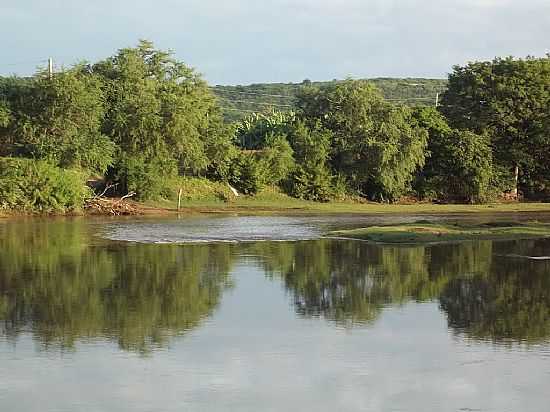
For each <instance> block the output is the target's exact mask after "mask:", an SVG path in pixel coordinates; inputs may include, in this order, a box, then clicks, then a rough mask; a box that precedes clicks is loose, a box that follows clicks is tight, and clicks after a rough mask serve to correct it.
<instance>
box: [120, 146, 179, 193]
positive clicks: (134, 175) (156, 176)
mask: <svg viewBox="0 0 550 412" xmlns="http://www.w3.org/2000/svg"><path fill="white" fill-rule="evenodd" d="M176 170H177V169H176V164H175V161H174V160H171V159H168V160H163V159H152V160H147V159H145V158H144V157H141V156H122V157H121V159H120V160H119V161H118V162H117V164H116V166H115V167H114V168H113V170H111V172H110V175H111V177H112V178H113V180H115V181H116V182H118V183H119V188H118V190H119V192H120V193H121V194H127V193H130V192H135V194H136V199H140V200H157V199H159V198H161V197H163V190H164V188H165V186H166V181H167V179H170V178H172V177H173V176H175V174H176Z"/></svg>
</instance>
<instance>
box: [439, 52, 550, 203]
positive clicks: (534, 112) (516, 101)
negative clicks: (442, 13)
mask: <svg viewBox="0 0 550 412" xmlns="http://www.w3.org/2000/svg"><path fill="white" fill-rule="evenodd" d="M549 107H550V56H547V57H544V58H531V57H528V58H526V59H513V58H511V57H508V58H504V59H502V58H497V59H495V60H493V61H487V62H475V63H470V64H468V65H466V66H456V67H455V68H454V70H453V72H452V73H451V75H450V76H449V89H448V91H447V92H446V93H445V95H444V96H443V107H442V111H443V113H444V114H445V115H446V116H447V118H448V119H449V123H450V124H451V125H452V126H453V127H457V128H460V129H467V130H471V131H473V132H475V133H481V134H487V135H488V136H489V138H490V141H491V147H492V151H493V154H494V159H495V162H496V163H497V164H498V165H499V166H501V167H503V168H506V169H508V171H509V172H508V173H509V174H513V173H515V172H514V169H516V168H517V172H518V173H519V176H518V179H519V181H518V183H519V186H520V188H521V189H522V190H523V191H524V192H525V193H527V194H529V193H530V192H536V191H541V190H544V189H546V188H548V181H549V180H550V175H549V174H548V171H549V170H548V164H550V150H549V147H550V134H549V133H548V131H549V125H550V110H549V109H548V108H549Z"/></svg>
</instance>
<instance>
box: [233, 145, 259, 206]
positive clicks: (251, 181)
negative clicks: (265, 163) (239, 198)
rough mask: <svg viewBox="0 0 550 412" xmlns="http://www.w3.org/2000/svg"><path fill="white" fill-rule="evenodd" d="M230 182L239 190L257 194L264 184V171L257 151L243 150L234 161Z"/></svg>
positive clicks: (246, 193)
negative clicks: (256, 153)
mask: <svg viewBox="0 0 550 412" xmlns="http://www.w3.org/2000/svg"><path fill="white" fill-rule="evenodd" d="M229 183H230V184H231V185H232V186H234V187H235V188H236V189H237V191H238V192H240V193H243V194H245V195H255V194H256V193H258V191H259V190H260V189H261V188H262V187H263V186H264V173H263V170H262V168H261V167H260V163H259V162H258V160H256V156H255V153H250V152H242V153H241V156H239V157H238V158H236V159H235V161H234V162H233V165H232V168H231V173H230V177H229Z"/></svg>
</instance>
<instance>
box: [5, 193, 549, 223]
mask: <svg viewBox="0 0 550 412" xmlns="http://www.w3.org/2000/svg"><path fill="white" fill-rule="evenodd" d="M114 201H115V202H117V200H114ZM124 202H125V204H127V205H128V206H129V207H128V208H127V209H128V210H129V211H130V212H129V213H128V215H147V216H155V215H159V216H161V215H176V214H195V213H205V214H218V213H220V214H222V213H231V214H403V215H410V214H415V215H422V214H426V215H432V214H487V215H488V214H514V213H550V203H521V202H513V203H491V204H485V205H464V204H435V203H396V204H383V203H374V202H365V203H357V202H328V203H316V202H308V201H302V200H299V199H292V198H288V199H282V198H276V199H265V198H244V197H243V198H239V199H235V200H233V201H230V202H223V201H190V202H182V203H181V205H180V208H179V209H178V205H177V202H174V201H167V200H163V201H148V202H136V201H133V200H127V201H124ZM44 215H51V216H56V215H66V216H87V215H96V216H97V215H105V216H109V215H113V214H112V213H109V211H108V210H106V211H105V212H104V213H101V212H98V211H97V210H72V211H66V212H65V213H63V212H51V213H28V212H22V211H10V210H3V211H0V218H9V217H14V216H44Z"/></svg>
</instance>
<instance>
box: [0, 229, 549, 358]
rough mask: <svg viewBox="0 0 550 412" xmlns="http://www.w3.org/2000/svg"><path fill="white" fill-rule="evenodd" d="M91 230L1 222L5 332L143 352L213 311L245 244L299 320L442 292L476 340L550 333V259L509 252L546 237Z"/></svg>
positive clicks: (356, 312) (453, 320)
mask: <svg viewBox="0 0 550 412" xmlns="http://www.w3.org/2000/svg"><path fill="white" fill-rule="evenodd" d="M88 227H89V226H86V225H83V224H80V223H79V222H78V221H73V222H67V223H40V222H39V221H35V222H30V223H10V224H4V225H1V226H0V319H3V320H4V321H3V323H0V333H1V334H4V335H8V336H10V337H11V338H13V339H15V338H16V337H17V335H18V334H19V333H21V332H22V331H27V332H31V333H32V334H33V335H34V337H35V338H36V339H37V340H38V341H39V342H41V344H43V345H45V346H48V345H60V346H61V347H64V348H71V347H73V346H74V344H75V342H76V341H77V340H82V339H95V338H100V339H109V340H112V341H116V342H118V344H119V345H120V347H121V348H123V349H126V350H133V351H139V352H143V353H146V352H148V351H150V350H152V349H153V348H155V347H159V346H164V345H166V344H167V343H168V342H169V339H170V337H172V336H175V335H178V334H182V333H185V331H187V330H189V329H191V328H194V327H196V326H197V325H199V324H200V322H201V320H202V319H204V318H205V317H207V316H209V315H210V314H211V313H212V312H213V311H214V309H215V308H216V307H217V305H218V304H219V302H220V299H221V297H222V294H223V291H224V289H225V288H226V287H228V286H230V279H229V277H228V273H229V271H230V269H231V266H232V257H234V256H235V254H234V253H232V251H233V248H235V247H237V248H238V249H239V251H244V252H246V255H247V256H256V258H254V259H258V260H259V262H260V263H261V265H262V266H263V268H264V269H265V271H266V273H267V274H268V276H270V277H272V278H275V279H280V280H281V281H282V282H283V284H284V285H285V288H286V290H287V291H288V293H289V294H290V295H291V296H292V301H293V305H294V307H295V309H296V312H297V313H298V314H299V315H300V316H304V317H323V318H325V319H328V320H330V321H332V322H335V323H336V324H338V325H344V326H354V325H365V324H369V323H372V322H374V321H375V320H376V319H377V318H378V316H379V315H380V313H381V311H382V310H383V308H384V307H385V306H386V305H390V304H391V305H400V304H404V303H407V302H409V301H417V302H425V301H435V300H437V299H439V302H440V306H441V308H442V310H444V311H445V313H446V314H447V317H448V323H449V326H450V327H451V328H452V329H453V330H455V331H457V332H459V333H463V334H465V335H467V336H469V337H472V338H474V339H489V340H491V339H492V340H495V341H500V340H503V339H509V340H512V341H518V340H519V341H527V342H540V341H541V340H543V339H547V338H548V337H550V262H531V261H528V260H514V259H510V258H503V257H501V256H500V255H503V254H510V253H512V254H524V255H529V254H539V255H540V254H547V253H548V252H547V250H548V245H549V244H550V242H548V241H529V242H525V241H524V242H518V243H514V242H508V243H492V242H489V241H484V242H467V243H462V244H458V245H439V246H431V247H425V246H419V247H396V246H384V247H380V246H375V245H371V244H367V243H363V242H354V241H330V240H319V241H305V242H296V243H279V242H275V243H270V242H261V243H256V244H247V245H239V246H231V245H227V244H218V245H194V246H191V245H188V246H159V245H128V244H119V243H113V242H102V241H99V240H98V239H96V240H94V238H93V237H91V236H90V234H89V233H88ZM94 243H95V244H94ZM545 249H546V251H545Z"/></svg>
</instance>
